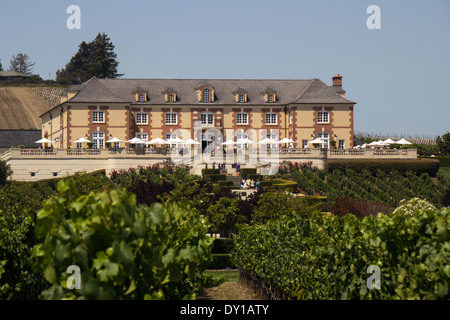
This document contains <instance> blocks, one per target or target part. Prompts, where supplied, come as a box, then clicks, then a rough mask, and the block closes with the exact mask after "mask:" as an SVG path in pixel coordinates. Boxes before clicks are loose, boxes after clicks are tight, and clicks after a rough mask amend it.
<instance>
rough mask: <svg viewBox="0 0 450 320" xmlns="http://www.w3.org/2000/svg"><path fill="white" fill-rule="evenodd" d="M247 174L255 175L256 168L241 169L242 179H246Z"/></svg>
mask: <svg viewBox="0 0 450 320" xmlns="http://www.w3.org/2000/svg"><path fill="white" fill-rule="evenodd" d="M249 174H256V168H241V178H242V179H247V177H248V175H249Z"/></svg>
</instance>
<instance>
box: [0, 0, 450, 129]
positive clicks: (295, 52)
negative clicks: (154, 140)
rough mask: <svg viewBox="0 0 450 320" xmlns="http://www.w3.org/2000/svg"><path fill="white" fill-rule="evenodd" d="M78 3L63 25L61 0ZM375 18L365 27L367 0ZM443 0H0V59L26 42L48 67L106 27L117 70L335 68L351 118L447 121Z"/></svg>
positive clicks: (180, 74) (228, 74) (228, 72)
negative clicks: (75, 19) (75, 21)
mask: <svg viewBox="0 0 450 320" xmlns="http://www.w3.org/2000/svg"><path fill="white" fill-rule="evenodd" d="M72 4H75V5H78V6H79V7H80V9H81V29H80V30H69V29H68V28H67V27H66V20H67V19H68V18H69V16H70V15H69V14H67V13H66V9H67V7H68V6H70V5H72ZM373 4H374V5H378V6H379V7H380V10H381V29H379V30H369V29H368V28H367V27H366V21H367V19H368V18H369V16H370V14H368V13H366V10H367V8H368V7H369V6H370V5H373ZM449 15H450V1H448V0H430V1H423V0H421V1H416V0H387V1H386V0H370V1H366V0H342V1H337V0H316V1H312V0H309V1H301V0H296V1H294V0H278V1H267V0H239V1H236V0H189V1H188V0H164V1H162V0H160V1H140V0H128V1H105V0H95V1H84V0H70V1H66V0H53V1H50V0H49V1H46V0H41V1H25V0H14V1H11V0H2V2H1V3H0V59H1V62H2V64H3V68H4V69H7V68H8V67H9V60H10V59H11V57H12V55H14V54H17V53H19V52H23V53H27V54H28V55H29V56H30V57H31V60H32V61H34V62H35V63H36V64H35V66H34V72H35V73H37V74H40V76H41V77H42V78H44V79H48V78H52V79H53V78H54V77H55V72H56V70H57V69H60V68H63V67H64V66H65V65H66V64H67V63H68V62H69V60H70V58H71V57H72V56H73V55H74V54H75V53H76V51H77V50H78V45H79V44H80V43H81V42H82V41H86V42H89V41H91V40H92V39H93V38H94V37H95V36H96V34H97V33H98V32H105V33H106V34H107V35H108V36H109V37H110V38H111V40H112V42H113V43H114V45H115V46H116V48H115V52H116V53H117V59H118V60H119V62H120V64H119V72H120V73H124V74H125V76H124V77H125V78H233V79H235V78H242V79H244V78H249V79H255V78H264V79H271V78H274V79H310V78H319V79H321V80H322V81H324V82H325V83H327V84H328V85H330V84H331V77H332V76H333V75H334V74H336V73H340V74H341V75H343V87H344V89H345V90H347V97H348V98H349V99H350V100H353V101H356V102H357V105H356V107H355V130H356V131H360V132H368V133H382V134H392V135H408V134H409V135H415V136H420V135H424V136H435V135H442V134H443V133H445V132H446V131H450V121H449V120H450V102H449V99H448V94H447V92H449V88H450V61H449V60H450V41H449V40H450V19H449Z"/></svg>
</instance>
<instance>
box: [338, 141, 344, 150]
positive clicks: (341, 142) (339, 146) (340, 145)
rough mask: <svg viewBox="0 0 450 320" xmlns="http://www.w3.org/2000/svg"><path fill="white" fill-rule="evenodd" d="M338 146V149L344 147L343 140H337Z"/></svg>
mask: <svg viewBox="0 0 450 320" xmlns="http://www.w3.org/2000/svg"><path fill="white" fill-rule="evenodd" d="M338 148H339V149H344V148H345V140H339V144H338Z"/></svg>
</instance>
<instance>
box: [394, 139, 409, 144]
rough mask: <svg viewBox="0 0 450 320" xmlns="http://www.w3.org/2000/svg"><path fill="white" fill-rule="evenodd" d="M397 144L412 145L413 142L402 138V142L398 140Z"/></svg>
mask: <svg viewBox="0 0 450 320" xmlns="http://www.w3.org/2000/svg"><path fill="white" fill-rule="evenodd" d="M395 143H397V144H412V143H411V142H409V141H406V140H405V139H404V138H401V139H400V140H398V141H397V142H395Z"/></svg>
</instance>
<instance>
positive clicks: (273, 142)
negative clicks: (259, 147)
mask: <svg viewBox="0 0 450 320" xmlns="http://www.w3.org/2000/svg"><path fill="white" fill-rule="evenodd" d="M275 143H279V141H276V140H273V139H269V138H265V139H262V140H261V141H260V142H258V144H275Z"/></svg>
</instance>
